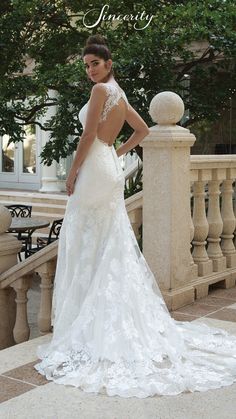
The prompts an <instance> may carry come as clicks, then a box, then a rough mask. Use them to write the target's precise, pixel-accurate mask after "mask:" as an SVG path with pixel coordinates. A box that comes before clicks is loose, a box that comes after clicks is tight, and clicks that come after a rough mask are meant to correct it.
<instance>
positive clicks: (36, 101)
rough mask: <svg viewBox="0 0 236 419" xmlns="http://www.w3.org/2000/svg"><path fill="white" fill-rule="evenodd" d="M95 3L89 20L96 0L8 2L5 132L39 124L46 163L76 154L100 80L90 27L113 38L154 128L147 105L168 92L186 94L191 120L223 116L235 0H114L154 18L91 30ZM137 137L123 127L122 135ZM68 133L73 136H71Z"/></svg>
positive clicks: (234, 86) (118, 60)
mask: <svg viewBox="0 0 236 419" xmlns="http://www.w3.org/2000/svg"><path fill="white" fill-rule="evenodd" d="M91 9H93V11H91V12H90V13H89V15H88V16H87V24H90V25H92V24H93V23H94V22H95V21H96V20H97V18H98V15H99V13H100V11H101V3H100V1H98V0H94V1H93V2H92V3H91V4H90V3H89V2H88V1H85V0H80V1H77V0H55V1H46V0H41V1H40V0H24V1H23V2H22V1H21V0H3V1H2V2H1V4H0V14H1V15H0V59H1V67H0V135H3V134H8V135H9V136H10V140H11V141H14V142H15V141H19V140H20V139H22V138H23V135H24V126H25V125H27V124H38V125H40V126H41V128H42V129H45V130H48V131H50V135H51V140H50V141H49V142H48V143H47V144H46V146H45V148H44V149H43V151H42V153H41V157H42V161H43V162H44V163H45V164H49V165H50V164H51V162H52V161H53V160H54V159H55V160H57V161H58V160H59V159H60V157H66V156H67V155H69V154H71V153H72V151H73V150H74V149H75V148H76V144H77V142H78V140H79V136H80V134H81V126H80V123H79V121H78V112H79V109H80V108H81V106H82V105H83V104H84V103H85V102H86V101H87V100H88V96H89V91H90V89H91V86H92V83H90V82H88V80H87V77H86V74H85V70H84V66H83V62H82V60H81V58H80V56H81V50H82V47H83V45H84V43H85V40H86V38H87V36H88V35H90V34H91V33H101V34H102V35H103V36H105V37H106V38H107V40H108V44H109V46H110V48H111V51H112V56H113V61H114V69H115V75H116V78H117V80H118V81H119V83H120V85H121V86H122V87H123V88H124V90H125V91H126V94H127V96H128V98H129V101H130V103H131V104H132V105H133V106H134V107H135V109H136V110H137V111H138V112H139V113H140V114H141V115H142V116H143V118H144V119H145V120H146V122H147V123H148V124H149V125H152V124H153V123H152V121H151V119H150V116H149V113H148V107H149V103H150V101H151V99H152V98H153V96H154V95H155V94H156V93H158V92H160V91H164V90H172V91H175V92H176V93H178V94H180V95H181V96H182V98H183V100H184V102H185V106H186V108H187V109H188V110H189V115H190V118H189V119H187V118H185V120H184V121H182V124H183V125H184V126H189V125H193V124H194V123H196V122H198V121H201V120H208V121H214V120H217V119H218V118H219V117H220V114H221V109H222V108H223V107H224V108H226V107H227V106H228V103H229V97H230V96H232V94H233V93H234V92H235V90H236V72H235V57H236V32H235V28H236V5H235V1H234V0H225V1H224V0H198V1H197V2H196V1H195V0H190V1H173V0H172V1H165V0H156V1H153V0H143V1H142V2H141V1H136V2H135V3H133V2H130V1H127V2H120V1H118V0H111V1H110V2H109V12H107V15H108V14H115V15H116V16H117V15H119V14H121V15H131V14H132V15H133V16H136V15H137V14H138V13H139V14H140V13H141V12H142V11H145V12H146V14H149V15H151V14H153V15H154V18H153V20H152V21H151V23H150V25H148V26H147V27H146V28H145V29H143V30H137V28H136V29H135V28H134V23H135V21H132V20H116V21H115V22H114V24H112V21H111V20H109V19H105V20H102V21H101V22H100V23H99V24H98V26H97V27H93V28H91V29H88V28H87V27H85V26H84V23H83V17H84V14H85V13H86V12H87V11H88V10H91ZM139 16H140V15H139ZM144 23H145V22H144V21H140V20H139V21H138V22H137V25H138V26H139V28H140V29H141V27H143V26H144ZM193 43H194V44H193ZM197 44H199V45H200V46H201V47H202V49H201V50H200V51H199V52H197V51H195V50H194V48H192V47H191V46H193V45H197ZM26 61H27V63H28V64H29V63H30V62H31V63H35V67H34V69H33V71H32V73H31V74H28V73H27V72H26V68H25V67H26ZM186 75H189V76H190V83H186ZM50 89H54V90H56V91H57V92H58V95H57V98H56V99H55V98H50V96H49V94H48V91H50ZM55 104H56V105H57V114H56V115H55V116H54V117H52V118H51V120H50V121H48V123H47V124H45V125H44V126H42V124H41V123H40V117H41V115H43V114H44V113H45V111H46V109H47V107H48V106H52V105H55ZM129 134H130V130H129V127H127V126H126V125H125V126H124V128H123V130H122V132H121V136H120V139H121V140H122V141H124V140H125V139H126V138H127V137H128V135H129ZM68 136H70V137H69V138H73V140H70V141H68ZM137 150H138V152H140V150H139V147H138V148H137Z"/></svg>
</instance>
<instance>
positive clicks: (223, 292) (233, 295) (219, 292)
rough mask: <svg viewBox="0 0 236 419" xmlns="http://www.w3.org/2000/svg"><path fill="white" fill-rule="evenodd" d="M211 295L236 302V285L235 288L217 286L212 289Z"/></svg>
mask: <svg viewBox="0 0 236 419" xmlns="http://www.w3.org/2000/svg"><path fill="white" fill-rule="evenodd" d="M210 295H211V296H214V297H217V298H221V297H223V298H229V299H230V300H233V301H235V302H236V287H233V288H227V289H226V288H223V289H222V288H217V289H212V290H211V291H210Z"/></svg>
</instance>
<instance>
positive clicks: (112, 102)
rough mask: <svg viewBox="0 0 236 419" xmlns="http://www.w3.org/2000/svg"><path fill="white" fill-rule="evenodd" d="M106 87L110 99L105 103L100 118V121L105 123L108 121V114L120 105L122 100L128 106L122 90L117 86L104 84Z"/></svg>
mask: <svg viewBox="0 0 236 419" xmlns="http://www.w3.org/2000/svg"><path fill="white" fill-rule="evenodd" d="M104 86H105V87H106V90H107V95H108V97H107V100H106V102H105V105H104V109H103V111H102V114H101V117H100V121H105V120H106V119H107V115H108V113H109V112H110V110H111V109H112V108H113V107H114V106H116V105H118V103H119V100H120V99H121V98H123V99H124V100H125V101H126V103H127V104H128V101H127V98H126V95H125V93H124V92H123V91H122V90H120V89H119V88H118V87H116V86H115V85H111V84H108V83H104Z"/></svg>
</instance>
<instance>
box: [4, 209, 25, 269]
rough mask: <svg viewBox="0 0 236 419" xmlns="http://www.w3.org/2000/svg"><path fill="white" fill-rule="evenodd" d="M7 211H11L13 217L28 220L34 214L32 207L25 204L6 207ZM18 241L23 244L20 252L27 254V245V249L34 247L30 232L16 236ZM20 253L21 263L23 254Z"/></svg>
mask: <svg viewBox="0 0 236 419" xmlns="http://www.w3.org/2000/svg"><path fill="white" fill-rule="evenodd" d="M5 207H6V208H7V209H9V211H10V213H11V216H12V217H13V218H14V217H22V218H27V217H31V213H32V205H24V204H11V205H5ZM16 237H17V239H18V240H20V241H21V242H23V245H22V248H21V251H20V252H25V250H26V243H27V247H30V246H31V245H32V239H31V234H30V232H28V233H20V232H19V233H18V234H17V235H16ZM20 252H19V253H18V257H19V260H20V261H21V254H20Z"/></svg>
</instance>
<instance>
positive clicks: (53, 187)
mask: <svg viewBox="0 0 236 419" xmlns="http://www.w3.org/2000/svg"><path fill="white" fill-rule="evenodd" d="M48 95H49V97H50V98H51V99H52V100H53V99H55V98H56V96H57V92H56V90H52V89H50V90H49V91H48ZM56 111H57V109H56V105H55V106H49V107H48V109H47V112H46V114H45V115H44V116H43V118H42V124H43V125H44V124H45V122H47V121H48V120H49V119H50V118H51V117H52V116H54V115H55V114H56ZM41 138H42V141H41V147H42V148H43V147H44V146H45V144H46V143H47V142H48V141H49V140H50V131H43V130H42V134H41ZM41 176H42V183H41V188H40V192H60V190H61V188H60V182H59V181H58V179H57V166H56V161H53V163H52V164H51V166H46V165H42V171H41Z"/></svg>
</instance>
